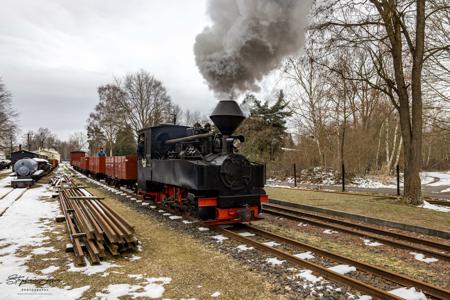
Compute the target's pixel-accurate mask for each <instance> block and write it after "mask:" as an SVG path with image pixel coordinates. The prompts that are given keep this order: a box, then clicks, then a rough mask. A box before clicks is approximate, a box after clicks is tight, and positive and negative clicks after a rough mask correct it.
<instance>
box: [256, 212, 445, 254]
mask: <svg viewBox="0 0 450 300" xmlns="http://www.w3.org/2000/svg"><path fill="white" fill-rule="evenodd" d="M263 212H264V213H267V214H271V215H276V216H280V217H284V218H288V219H291V220H295V221H301V222H307V223H310V224H313V225H316V226H320V227H325V228H331V229H335V230H338V231H342V232H346V233H350V234H354V235H358V236H363V237H368V238H371V239H374V240H378V241H380V242H383V243H385V244H388V245H391V246H394V247H398V248H403V249H408V250H413V251H418V252H421V253H426V254H428V255H432V256H434V257H436V258H440V259H443V260H446V261H450V255H449V251H450V246H449V245H448V244H447V243H438V242H435V241H432V240H428V239H425V238H420V237H413V236H409V235H406V234H402V233H397V232H392V231H388V230H383V229H380V228H377V227H375V226H371V225H367V224H364V225H363V224H357V223H352V222H349V221H344V220H340V219H336V218H332V217H328V216H324V215H319V214H315V213H310V212H306V211H303V210H300V209H296V208H290V207H287V206H283V205H278V204H271V203H268V204H264V206H263ZM387 237H391V238H392V239H391V238H387ZM423 246H426V247H427V248H425V247H423Z"/></svg>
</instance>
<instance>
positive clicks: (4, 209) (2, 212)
mask: <svg viewBox="0 0 450 300" xmlns="http://www.w3.org/2000/svg"><path fill="white" fill-rule="evenodd" d="M13 190H15V189H13ZM28 190H29V188H25V189H24V190H23V191H22V192H21V193H20V194H19V195H18V196H17V197H15V198H14V199H13V200H12V201H11V202H10V203H9V205H8V206H6V207H5V208H3V209H2V210H0V217H2V216H3V215H4V214H5V212H6V211H7V210H8V208H10V207H11V206H12V205H14V203H15V202H16V201H17V200H19V199H20V198H22V196H23V195H24V194H25V193H26V192H27V191H28ZM11 192H12V191H10V192H8V194H10V193H11ZM5 196H6V195H5Z"/></svg>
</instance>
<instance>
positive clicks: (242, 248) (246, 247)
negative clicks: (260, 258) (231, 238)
mask: <svg viewBox="0 0 450 300" xmlns="http://www.w3.org/2000/svg"><path fill="white" fill-rule="evenodd" d="M236 249H238V252H242V251H247V250H253V249H255V248H253V247H248V246H247V245H239V246H237V247H236Z"/></svg>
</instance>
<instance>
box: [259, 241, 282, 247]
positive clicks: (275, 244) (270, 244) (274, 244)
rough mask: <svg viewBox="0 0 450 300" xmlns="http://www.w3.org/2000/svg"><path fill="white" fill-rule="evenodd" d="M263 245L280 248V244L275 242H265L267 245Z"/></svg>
mask: <svg viewBox="0 0 450 300" xmlns="http://www.w3.org/2000/svg"><path fill="white" fill-rule="evenodd" d="M263 245H266V246H269V247H276V246H280V244H278V243H277V242H274V241H270V242H265V243H263Z"/></svg>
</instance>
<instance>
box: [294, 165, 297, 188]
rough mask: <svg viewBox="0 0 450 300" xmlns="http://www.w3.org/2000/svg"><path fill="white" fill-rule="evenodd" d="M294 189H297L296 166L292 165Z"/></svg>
mask: <svg viewBox="0 0 450 300" xmlns="http://www.w3.org/2000/svg"><path fill="white" fill-rule="evenodd" d="M294 187H297V166H296V164H294Z"/></svg>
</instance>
